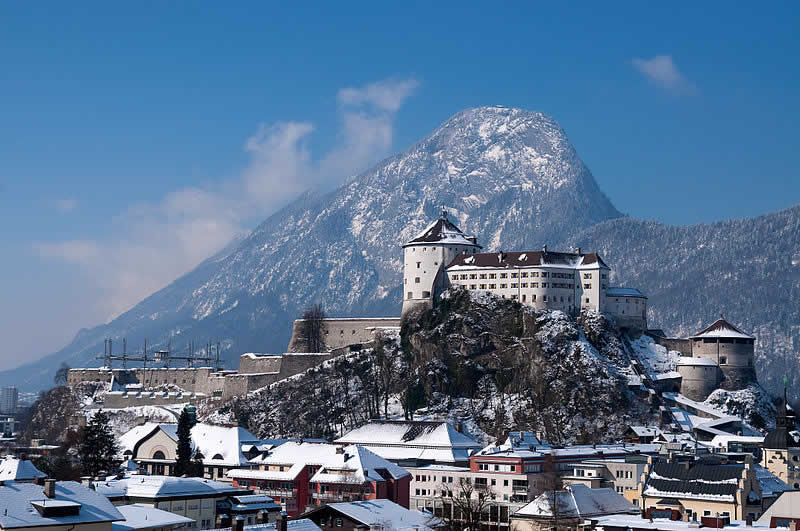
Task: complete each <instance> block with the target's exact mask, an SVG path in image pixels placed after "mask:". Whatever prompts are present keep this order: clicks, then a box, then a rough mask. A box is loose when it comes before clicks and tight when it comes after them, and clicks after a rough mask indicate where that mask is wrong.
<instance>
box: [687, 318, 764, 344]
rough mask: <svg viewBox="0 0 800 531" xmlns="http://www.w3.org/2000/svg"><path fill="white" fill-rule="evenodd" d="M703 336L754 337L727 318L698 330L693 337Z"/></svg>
mask: <svg viewBox="0 0 800 531" xmlns="http://www.w3.org/2000/svg"><path fill="white" fill-rule="evenodd" d="M703 336H715V337H749V338H751V339H752V338H753V336H751V335H750V334H748V333H747V332H742V331H741V330H739V329H738V328H736V327H735V326H734V325H732V324H731V323H729V322H728V321H726V320H725V319H722V318H720V319H717V320H716V321H714V323H713V324H712V325H711V326H709V327H708V328H706V329H705V330H703V331H702V332H698V333H697V334H695V335H693V336H692V337H703Z"/></svg>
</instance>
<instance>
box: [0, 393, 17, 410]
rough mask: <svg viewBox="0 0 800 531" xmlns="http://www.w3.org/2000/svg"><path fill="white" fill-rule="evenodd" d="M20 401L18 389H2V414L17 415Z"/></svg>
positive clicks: (0, 399)
mask: <svg viewBox="0 0 800 531" xmlns="http://www.w3.org/2000/svg"><path fill="white" fill-rule="evenodd" d="M18 401H19V393H18V392H17V388H16V387H0V413H16V412H17V402H18Z"/></svg>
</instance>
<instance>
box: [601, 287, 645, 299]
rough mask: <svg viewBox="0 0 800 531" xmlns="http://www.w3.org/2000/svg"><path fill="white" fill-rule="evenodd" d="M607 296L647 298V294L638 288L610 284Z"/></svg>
mask: <svg viewBox="0 0 800 531" xmlns="http://www.w3.org/2000/svg"><path fill="white" fill-rule="evenodd" d="M606 297H639V298H641V299H646V298H647V295H645V294H644V293H642V292H641V291H639V290H638V289H636V288H623V287H619V286H610V287H609V288H608V289H606Z"/></svg>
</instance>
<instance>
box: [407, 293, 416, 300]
mask: <svg viewBox="0 0 800 531" xmlns="http://www.w3.org/2000/svg"><path fill="white" fill-rule="evenodd" d="M407 295H408V298H409V299H413V298H414V292H413V291H409V292H408V294H407Z"/></svg>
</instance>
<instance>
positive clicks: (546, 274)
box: [542, 271, 550, 277]
mask: <svg viewBox="0 0 800 531" xmlns="http://www.w3.org/2000/svg"><path fill="white" fill-rule="evenodd" d="M549 274H550V273H548V272H547V271H542V276H543V277H546V276H548V275H549Z"/></svg>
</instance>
